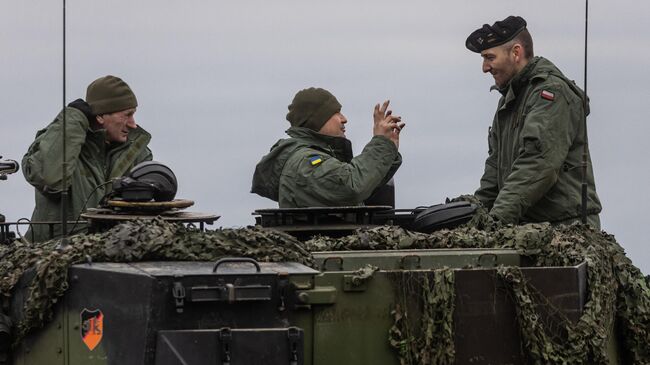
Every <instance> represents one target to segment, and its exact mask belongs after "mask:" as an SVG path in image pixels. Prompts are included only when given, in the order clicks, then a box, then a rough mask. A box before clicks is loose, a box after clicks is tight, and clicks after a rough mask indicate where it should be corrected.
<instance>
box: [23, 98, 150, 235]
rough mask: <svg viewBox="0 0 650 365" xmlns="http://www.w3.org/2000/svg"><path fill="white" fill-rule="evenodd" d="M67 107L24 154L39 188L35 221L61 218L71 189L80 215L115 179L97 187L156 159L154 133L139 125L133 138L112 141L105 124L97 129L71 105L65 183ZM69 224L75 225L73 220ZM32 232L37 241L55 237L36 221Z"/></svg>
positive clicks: (28, 175) (71, 207)
mask: <svg viewBox="0 0 650 365" xmlns="http://www.w3.org/2000/svg"><path fill="white" fill-rule="evenodd" d="M62 138H63V112H61V113H59V115H58V116H57V117H56V119H55V120H54V121H53V122H52V123H50V125H48V126H47V127H45V128H44V129H41V130H40V131H38V132H37V133H36V139H35V140H34V142H32V144H31V146H29V150H28V151H27V153H26V154H25V156H24V157H23V161H22V163H23V174H24V175H25V179H27V182H29V183H30V184H32V185H33V186H34V188H35V194H36V197H35V200H36V206H35V208H34V212H33V214H32V222H45V221H48V222H52V221H60V220H61V192H62V191H63V190H64V189H68V194H69V195H68V196H69V200H68V220H69V221H72V220H75V219H76V218H77V217H78V216H79V213H80V212H81V210H82V209H83V206H84V203H85V202H86V199H88V203H87V205H86V208H95V207H97V205H98V204H99V202H100V200H101V199H102V197H103V196H104V194H105V193H107V192H109V191H110V189H111V186H110V184H109V185H107V186H104V188H100V189H98V190H97V191H94V190H95V188H96V187H98V186H99V185H101V184H102V183H104V182H107V181H109V180H110V179H112V178H115V177H119V176H122V175H124V174H125V173H126V172H128V171H129V170H130V169H131V168H132V167H133V166H134V165H136V164H138V163H140V162H142V161H146V160H151V158H152V154H151V151H150V150H149V148H147V144H148V143H149V141H150V140H151V135H149V133H147V132H146V131H145V130H143V129H142V128H140V127H138V128H136V129H133V130H131V132H129V137H128V140H127V142H125V143H119V144H108V143H106V132H105V130H103V129H99V130H92V129H91V128H90V123H89V121H88V119H87V118H86V116H85V115H84V114H83V113H82V112H80V111H79V110H78V109H75V108H71V107H67V108H66V139H67V145H66V160H67V161H66V162H67V169H68V171H67V172H66V175H67V186H65V187H64V186H63V176H62V173H61V166H62V161H63V154H62V149H63V147H62V143H61V139H62ZM68 229H72V227H71V226H69V227H68ZM84 229H85V227H84V225H77V226H76V229H75V232H77V231H80V230H81V231H83V230H84ZM31 231H32V233H33V237H32V233H29V232H28V234H27V238H28V239H29V240H32V238H33V241H35V242H40V241H44V240H47V239H49V238H50V233H49V228H48V227H47V226H43V225H34V226H32V230H31ZM53 233H54V236H55V237H57V236H60V235H61V227H60V225H56V226H54V232H53Z"/></svg>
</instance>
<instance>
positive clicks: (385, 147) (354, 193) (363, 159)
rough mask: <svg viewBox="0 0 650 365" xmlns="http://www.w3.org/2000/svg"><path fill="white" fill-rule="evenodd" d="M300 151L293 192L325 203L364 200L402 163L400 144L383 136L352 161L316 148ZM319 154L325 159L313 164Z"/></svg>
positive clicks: (305, 199) (353, 203) (306, 200)
mask: <svg viewBox="0 0 650 365" xmlns="http://www.w3.org/2000/svg"><path fill="white" fill-rule="evenodd" d="M299 153H300V156H299V157H298V158H299V159H300V160H299V161H297V162H298V165H297V168H296V171H295V174H296V175H295V176H294V177H295V180H296V181H295V184H296V189H295V190H294V192H293V194H295V195H304V196H303V197H302V198H299V200H301V201H305V202H317V203H318V204H319V205H323V206H345V205H358V204H360V203H362V202H363V201H364V200H365V199H367V198H368V197H369V196H370V195H371V194H372V192H373V191H374V190H375V189H376V188H377V187H378V186H379V185H380V184H381V183H382V182H383V181H384V180H385V179H386V177H387V175H388V174H389V171H391V169H395V170H396V169H397V167H399V164H400V163H401V158H399V157H398V156H399V153H398V151H397V147H396V146H395V144H394V143H393V142H392V141H390V140H389V139H388V138H386V137H383V136H374V137H373V138H372V139H371V140H370V142H368V144H367V145H366V146H365V148H364V149H363V151H362V152H361V154H359V155H358V156H356V157H354V158H353V159H352V160H351V161H350V163H346V162H343V161H340V160H338V159H337V158H335V157H333V156H329V155H325V154H323V153H322V152H320V151H318V150H314V149H305V150H303V151H300V152H299ZM315 156H316V157H317V158H320V159H321V160H322V162H320V163H317V164H313V163H312V159H313V158H314V157H315ZM289 174H291V172H289ZM391 177H392V175H391ZM386 181H387V180H386Z"/></svg>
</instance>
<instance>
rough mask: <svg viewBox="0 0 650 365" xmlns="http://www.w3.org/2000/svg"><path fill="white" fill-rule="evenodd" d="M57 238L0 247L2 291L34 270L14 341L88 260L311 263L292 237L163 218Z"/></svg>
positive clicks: (44, 317) (40, 319) (41, 320)
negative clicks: (203, 227) (61, 244)
mask: <svg viewBox="0 0 650 365" xmlns="http://www.w3.org/2000/svg"><path fill="white" fill-rule="evenodd" d="M57 244H58V242H57V241H49V242H46V243H44V244H38V245H30V244H22V243H16V244H14V245H13V246H2V247H0V257H2V260H1V261H0V294H1V295H2V297H3V298H4V299H5V300H9V298H10V297H11V295H12V289H13V288H14V286H15V285H16V283H17V282H18V280H19V279H20V278H21V276H22V275H23V273H25V272H26V271H28V270H29V269H31V268H34V269H35V271H34V274H35V278H34V279H33V280H32V282H31V284H30V286H29V290H28V293H27V294H26V301H25V305H24V309H23V318H22V320H21V321H20V322H19V323H16V324H15V332H14V343H18V342H20V341H21V340H22V338H23V337H24V336H25V335H26V334H27V333H28V331H29V330H30V329H32V328H40V327H42V326H43V325H44V324H45V323H46V322H47V321H48V320H49V319H50V318H51V317H52V306H53V305H54V304H55V303H56V301H57V298H59V297H61V296H62V295H63V294H64V292H65V290H66V289H67V288H68V283H67V280H68V278H67V273H68V267H69V266H71V265H74V264H77V263H83V262H87V261H88V260H92V262H137V261H155V260H158V261H173V260H175V261H216V260H218V259H220V258H223V257H230V256H240V257H241V256H244V257H251V258H254V259H256V260H258V261H262V262H279V261H295V262H300V263H303V264H305V265H308V266H309V265H311V264H312V261H311V255H310V254H309V252H307V251H305V250H304V249H303V248H302V246H301V244H300V243H299V242H298V241H297V240H296V239H295V238H293V237H291V236H289V235H286V234H284V233H281V232H277V231H272V230H265V229H261V228H257V227H254V228H241V229H220V230H216V231H207V232H198V231H196V230H188V229H186V228H184V227H183V226H182V225H174V224H170V223H166V222H164V221H163V220H161V219H155V220H153V221H135V222H129V223H124V224H121V225H118V226H116V227H114V228H113V229H111V230H110V231H107V232H104V233H101V234H91V235H76V236H72V237H71V238H70V244H69V245H68V246H67V247H66V248H65V249H61V250H57V249H56V246H57Z"/></svg>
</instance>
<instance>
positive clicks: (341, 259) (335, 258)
mask: <svg viewBox="0 0 650 365" xmlns="http://www.w3.org/2000/svg"><path fill="white" fill-rule="evenodd" d="M330 260H331V261H338V262H339V271H341V270H343V257H341V256H329V257H326V258H325V260H323V264H322V265H321V266H322V267H321V269H322V270H323V271H327V262H328V261H330Z"/></svg>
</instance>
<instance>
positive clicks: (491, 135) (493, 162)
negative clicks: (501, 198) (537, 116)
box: [474, 119, 499, 210]
mask: <svg viewBox="0 0 650 365" xmlns="http://www.w3.org/2000/svg"><path fill="white" fill-rule="evenodd" d="M495 120H496V119H495ZM497 146H498V141H497V136H496V133H495V131H494V123H493V124H492V127H490V128H489V129H488V157H487V159H486V160H485V170H484V171H483V176H482V177H481V186H480V187H479V188H478V190H476V192H475V193H474V195H475V196H476V197H477V198H478V199H479V200H480V201H481V203H482V204H483V206H484V207H485V208H486V209H488V210H490V209H492V206H493V205H494V201H495V200H496V198H497V195H498V194H499V184H498V176H497V171H498V163H499V162H498V160H497V151H496V148H497Z"/></svg>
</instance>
